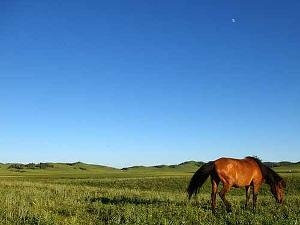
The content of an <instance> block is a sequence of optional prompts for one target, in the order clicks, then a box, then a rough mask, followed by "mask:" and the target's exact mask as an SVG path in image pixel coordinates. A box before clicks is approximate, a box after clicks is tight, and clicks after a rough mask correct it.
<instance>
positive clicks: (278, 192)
mask: <svg viewBox="0 0 300 225" xmlns="http://www.w3.org/2000/svg"><path fill="white" fill-rule="evenodd" d="M285 187H286V183H285V181H284V180H283V179H282V178H281V179H280V180H279V181H277V182H275V183H274V185H272V186H271V192H272V194H273V196H274V197H275V199H276V201H277V202H278V203H280V204H281V203H283V198H284V189H285Z"/></svg>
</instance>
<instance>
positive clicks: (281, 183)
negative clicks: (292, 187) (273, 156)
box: [279, 179, 286, 188]
mask: <svg viewBox="0 0 300 225" xmlns="http://www.w3.org/2000/svg"><path fill="white" fill-rule="evenodd" d="M279 184H280V186H281V187H283V188H286V183H285V181H284V179H281V181H280V182H279Z"/></svg>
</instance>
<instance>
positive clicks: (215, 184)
mask: <svg viewBox="0 0 300 225" xmlns="http://www.w3.org/2000/svg"><path fill="white" fill-rule="evenodd" d="M218 184H219V181H218V180H215V179H213V178H211V209H212V211H213V212H215V209H216V204H217V203H216V197H217V191H218Z"/></svg>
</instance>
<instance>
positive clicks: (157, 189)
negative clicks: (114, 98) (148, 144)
mask: <svg viewBox="0 0 300 225" xmlns="http://www.w3.org/2000/svg"><path fill="white" fill-rule="evenodd" d="M51 165H52V166H51V167H46V168H43V169H40V168H18V169H14V168H11V169H8V165H4V164H2V165H1V166H0V176H1V180H0V202H1V205H0V224H3V225H5V224H55V225H56V224H68V225H69V224H207V225H208V224H270V225H273V224H280V225H282V224H300V166H299V164H297V165H292V166H282V167H276V168H275V170H277V171H279V172H280V174H281V175H282V176H283V177H284V178H285V179H286V181H287V190H286V198H285V203H284V204H283V205H277V203H275V200H274V199H273V197H272V196H271V193H270V191H269V187H268V186H267V185H264V186H263V188H262V190H261V192H260V194H259V196H258V206H257V208H256V210H255V211H253V210H252V209H251V207H250V208H248V209H244V207H243V206H244V202H245V196H244V195H245V193H244V190H242V189H233V190H232V191H231V192H230V193H229V195H228V199H229V200H230V201H231V203H232V205H233V212H232V213H229V214H227V213H226V212H225V208H224V206H223V204H222V202H221V199H220V198H218V199H217V212H216V214H212V212H211V210H210V183H209V182H207V183H206V184H205V185H204V186H203V188H202V189H201V190H200V194H199V195H198V196H197V197H196V198H194V199H192V200H191V201H188V200H187V195H186V193H185V189H186V187H187V184H188V182H189V179H190V177H191V176H192V174H193V172H194V171H195V170H196V169H197V168H198V166H199V165H197V164H196V163H193V162H190V163H186V164H182V165H178V166H171V167H168V166H158V167H151V168H145V167H135V168H129V169H126V170H118V169H114V168H108V167H101V166H93V165H86V164H82V163H74V164H68V165H67V164H51Z"/></svg>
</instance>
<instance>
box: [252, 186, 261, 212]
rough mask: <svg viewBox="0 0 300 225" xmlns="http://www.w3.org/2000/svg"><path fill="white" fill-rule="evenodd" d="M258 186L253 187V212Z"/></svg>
mask: <svg viewBox="0 0 300 225" xmlns="http://www.w3.org/2000/svg"><path fill="white" fill-rule="evenodd" d="M260 186H261V185H260V184H256V185H255V184H254V185H253V210H254V209H255V208H256V201H257V195H258V192H259V189H260Z"/></svg>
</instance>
